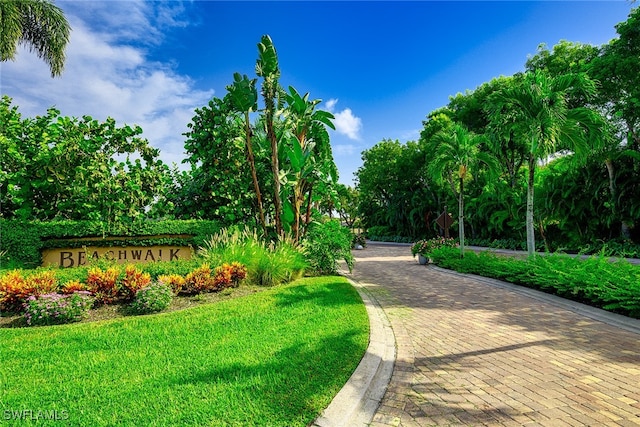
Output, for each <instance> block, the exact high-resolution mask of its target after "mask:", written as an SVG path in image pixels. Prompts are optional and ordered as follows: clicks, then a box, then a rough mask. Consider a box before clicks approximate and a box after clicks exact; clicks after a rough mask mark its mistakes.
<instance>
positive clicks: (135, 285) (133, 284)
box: [120, 264, 151, 301]
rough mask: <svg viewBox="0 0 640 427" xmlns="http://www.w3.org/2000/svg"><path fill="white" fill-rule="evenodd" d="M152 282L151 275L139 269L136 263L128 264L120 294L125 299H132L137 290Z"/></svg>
mask: <svg viewBox="0 0 640 427" xmlns="http://www.w3.org/2000/svg"><path fill="white" fill-rule="evenodd" d="M150 283H151V275H150V274H149V273H143V272H142V271H140V270H138V269H137V268H136V266H135V265H132V264H128V265H127V266H126V267H125V269H124V278H123V279H122V284H121V287H120V296H121V297H122V299H123V300H124V301H131V300H132V299H133V298H134V297H135V295H136V292H138V291H139V290H140V289H142V288H144V287H145V286H148V285H149V284H150Z"/></svg>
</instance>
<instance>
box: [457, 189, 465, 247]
mask: <svg viewBox="0 0 640 427" xmlns="http://www.w3.org/2000/svg"><path fill="white" fill-rule="evenodd" d="M463 194H464V179H462V178H460V193H459V194H458V237H459V239H460V257H462V258H464V199H463V197H462V195H463Z"/></svg>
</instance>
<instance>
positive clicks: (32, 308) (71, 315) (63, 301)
mask: <svg viewBox="0 0 640 427" xmlns="http://www.w3.org/2000/svg"><path fill="white" fill-rule="evenodd" d="M92 302H93V301H92V298H91V296H90V294H89V292H87V291H79V292H74V293H72V294H69V295H62V294H58V293H51V294H44V295H40V296H38V297H36V296H30V297H29V298H27V302H26V303H25V305H24V308H25V313H24V317H25V320H26V322H27V325H29V326H41V325H56V324H61V323H70V322H78V321H80V320H82V319H83V318H84V317H85V316H86V314H87V311H88V310H89V308H91V305H92Z"/></svg>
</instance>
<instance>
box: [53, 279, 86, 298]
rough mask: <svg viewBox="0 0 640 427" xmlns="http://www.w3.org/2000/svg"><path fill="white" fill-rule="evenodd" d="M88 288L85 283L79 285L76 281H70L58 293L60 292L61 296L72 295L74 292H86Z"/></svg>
mask: <svg viewBox="0 0 640 427" xmlns="http://www.w3.org/2000/svg"><path fill="white" fill-rule="evenodd" d="M88 290H89V288H88V286H87V285H86V284H85V283H80V282H78V281H77V280H72V281H69V282H67V283H65V284H64V285H62V288H61V289H60V292H62V293H63V294H66V295H68V294H72V293H74V292H78V291H88Z"/></svg>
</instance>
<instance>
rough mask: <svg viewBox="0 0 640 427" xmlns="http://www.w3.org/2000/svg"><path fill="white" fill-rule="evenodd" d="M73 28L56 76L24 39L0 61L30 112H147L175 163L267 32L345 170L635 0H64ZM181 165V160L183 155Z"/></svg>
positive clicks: (137, 115)
mask: <svg viewBox="0 0 640 427" xmlns="http://www.w3.org/2000/svg"><path fill="white" fill-rule="evenodd" d="M56 4H57V5H58V6H60V7H61V8H62V9H63V10H64V12H65V14H66V16H67V18H68V20H69V21H70V23H71V26H72V28H73V31H72V34H71V42H70V44H69V47H68V50H67V63H66V67H65V72H64V74H63V76H62V77H61V78H55V79H52V78H51V77H50V74H49V71H48V69H47V67H46V65H45V64H44V63H43V62H42V61H40V60H39V59H38V58H37V57H36V56H35V55H34V54H32V53H30V52H28V51H26V50H21V51H20V53H19V54H18V56H17V59H16V61H13V62H4V63H1V65H0V91H1V93H2V94H3V95H5V94H6V95H9V96H11V97H12V98H13V99H14V104H15V105H18V106H19V108H20V111H21V112H22V114H23V116H35V115H41V114H44V113H45V112H46V109H47V108H48V107H51V106H54V105H55V106H56V107H57V108H58V109H60V110H61V113H62V114H63V115H69V116H82V115H91V116H93V117H94V118H96V119H99V120H104V119H105V118H106V117H107V116H111V117H113V118H115V119H116V120H117V122H118V124H119V125H122V124H124V123H128V124H134V123H135V124H139V125H140V126H142V128H143V129H144V131H145V133H144V136H145V137H147V138H148V139H149V141H150V143H151V144H152V145H153V146H155V147H158V148H160V149H161V152H162V158H163V160H165V161H166V162H167V163H169V164H171V163H174V162H175V163H178V164H179V163H180V162H181V160H182V159H183V158H184V154H183V149H184V147H183V144H184V137H183V136H182V135H181V134H182V133H183V132H185V131H186V129H187V123H189V122H190V120H191V118H192V117H193V115H194V112H193V110H194V108H197V107H201V106H203V105H206V104H207V102H208V100H209V99H210V98H211V97H213V96H217V97H223V96H224V94H225V86H226V85H228V84H229V83H230V82H231V81H232V78H233V77H232V76H233V73H234V72H236V71H237V72H240V73H243V74H248V75H249V76H254V75H255V73H254V66H255V61H256V58H257V47H256V44H257V43H258V42H259V40H260V37H261V36H262V35H263V34H269V35H270V36H271V38H272V39H273V41H274V44H275V46H276V49H277V51H278V56H279V61H280V67H281V70H282V77H281V79H280V82H281V84H282V85H283V86H285V87H286V86H288V85H292V86H294V87H295V88H296V89H297V90H298V91H299V92H301V93H306V92H309V93H310V97H311V98H313V99H316V98H320V99H322V100H323V101H324V103H323V104H321V108H324V109H328V110H330V111H332V112H333V113H334V115H335V116H336V126H337V130H336V131H335V132H333V131H332V132H331V136H332V146H333V151H334V158H335V160H336V164H337V165H338V169H339V171H340V181H341V182H343V183H346V184H351V183H352V181H353V173H354V172H355V171H356V170H357V168H358V167H359V166H360V165H361V152H362V150H364V149H367V148H369V147H371V146H373V145H374V144H376V143H377V142H379V141H381V140H382V139H383V138H390V139H399V140H400V141H403V142H404V141H407V140H415V139H417V138H418V134H419V131H420V129H421V127H422V120H424V118H425V117H426V115H427V114H429V112H431V111H433V110H434V109H436V108H439V107H442V106H444V105H446V104H447V102H448V99H449V96H452V95H455V94H456V93H459V92H464V91H465V90H473V89H474V88H476V87H477V86H479V85H480V84H482V83H484V82H487V81H489V80H491V79H492V78H494V77H498V76H500V75H512V74H514V73H516V72H518V71H522V70H523V69H524V64H525V62H526V60H527V57H528V56H529V55H533V54H535V53H536V50H537V47H538V45H539V44H541V43H546V44H547V45H548V46H549V47H552V46H553V45H555V44H556V43H557V42H558V41H560V40H569V41H573V42H582V43H590V44H594V45H600V44H603V43H606V42H608V41H609V40H611V39H612V38H614V37H615V36H616V33H615V28H614V26H615V24H617V23H619V22H622V21H625V20H626V19H627V16H628V14H629V12H630V10H631V8H632V7H633V6H634V5H635V4H634V3H630V2H628V1H543V2H526V1H494V2H485V1H472V2H463V1H411V2H385V1H374V2H369V1H356V2H341V1H324V2H311V1H304V2H294V1H287V2H271V1H261V2H246V1H237V2H220V1H198V0H196V1H186V2H180V1H167V2H160V1H153V2H149V1H147V2H144V1H134V0H126V1H62V0H59V1H57V2H56ZM183 167H184V166H183Z"/></svg>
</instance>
